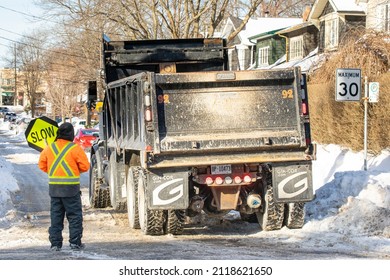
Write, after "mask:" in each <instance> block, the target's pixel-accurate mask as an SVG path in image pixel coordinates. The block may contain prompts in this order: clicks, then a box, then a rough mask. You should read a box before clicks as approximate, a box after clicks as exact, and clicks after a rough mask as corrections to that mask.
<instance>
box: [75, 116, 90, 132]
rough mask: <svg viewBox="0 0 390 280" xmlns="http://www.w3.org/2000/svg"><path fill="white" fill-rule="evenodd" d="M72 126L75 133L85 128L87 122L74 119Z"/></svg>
mask: <svg viewBox="0 0 390 280" xmlns="http://www.w3.org/2000/svg"><path fill="white" fill-rule="evenodd" d="M72 125H73V127H74V132H75V133H76V132H77V131H78V130H79V129H81V128H85V126H86V125H87V121H86V120H83V119H76V120H74V121H72Z"/></svg>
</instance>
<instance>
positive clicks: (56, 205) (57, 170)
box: [38, 123, 89, 251]
mask: <svg viewBox="0 0 390 280" xmlns="http://www.w3.org/2000/svg"><path fill="white" fill-rule="evenodd" d="M73 138H74V129H73V126H72V124H71V123H63V124H62V125H61V126H60V127H59V128H58V131H57V137H56V140H55V141H54V142H53V143H51V144H49V145H48V146H46V148H45V149H43V151H42V152H41V154H40V157H39V162H38V166H39V168H40V169H41V170H42V171H43V172H46V173H47V174H48V177H49V195H50V200H51V201H50V220H51V225H50V227H49V240H50V243H51V250H53V251H60V250H61V248H62V241H63V237H62V230H63V229H64V218H65V215H66V218H67V220H68V223H69V243H70V247H71V249H72V250H81V249H83V248H84V244H83V243H82V242H81V238H82V236H83V213H82V204H81V191H80V173H82V172H86V171H87V170H88V169H89V161H88V158H87V156H86V154H85V152H84V151H83V150H82V149H81V148H80V147H79V146H78V145H76V144H74V143H73Z"/></svg>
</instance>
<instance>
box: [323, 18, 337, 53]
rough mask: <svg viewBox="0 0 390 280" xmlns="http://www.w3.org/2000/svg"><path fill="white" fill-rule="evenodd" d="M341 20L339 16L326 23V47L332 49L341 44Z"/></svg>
mask: <svg viewBox="0 0 390 280" xmlns="http://www.w3.org/2000/svg"><path fill="white" fill-rule="evenodd" d="M338 23H339V21H338V18H335V19H331V20H328V21H326V23H325V47H326V48H327V49H332V48H335V47H337V46H338V44H339V24H338Z"/></svg>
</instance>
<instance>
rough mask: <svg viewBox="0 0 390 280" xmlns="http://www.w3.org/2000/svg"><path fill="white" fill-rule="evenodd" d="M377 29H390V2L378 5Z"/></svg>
mask: <svg viewBox="0 0 390 280" xmlns="http://www.w3.org/2000/svg"><path fill="white" fill-rule="evenodd" d="M377 19H378V21H379V22H378V24H377V26H378V27H377V30H379V31H386V32H388V31H390V4H382V5H378V6H377Z"/></svg>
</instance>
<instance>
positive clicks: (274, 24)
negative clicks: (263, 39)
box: [232, 17, 302, 46]
mask: <svg viewBox="0 0 390 280" xmlns="http://www.w3.org/2000/svg"><path fill="white" fill-rule="evenodd" d="M300 23H302V18H270V17H264V18H257V19H249V21H248V22H247V24H246V25H245V29H243V30H242V31H241V32H240V33H238V36H239V38H240V41H241V44H244V45H248V46H251V45H254V43H252V42H251V41H250V40H249V38H251V37H256V36H258V35H260V34H264V33H267V32H273V31H278V30H281V29H284V28H287V27H290V26H293V25H296V24H300ZM232 24H233V23H232ZM235 28H237V26H235Z"/></svg>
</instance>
